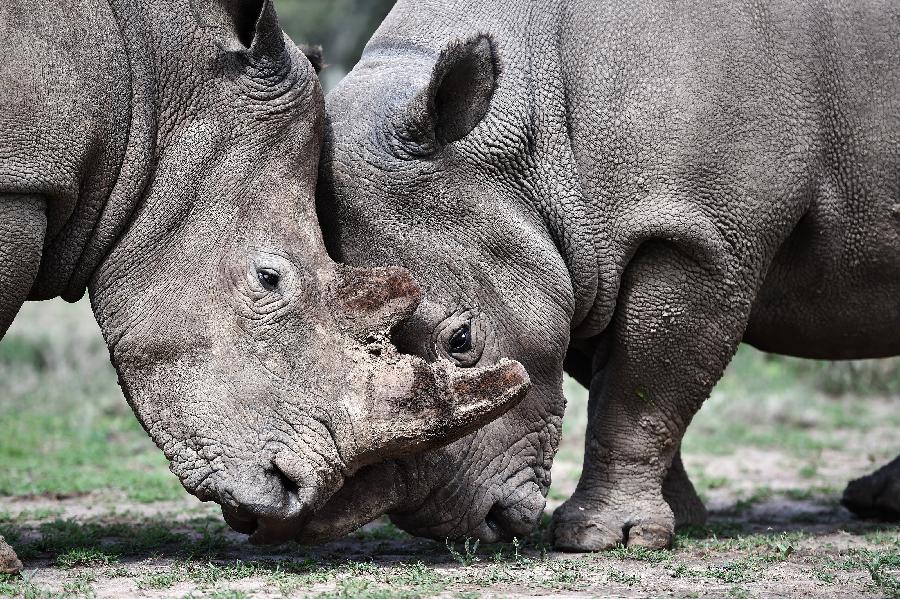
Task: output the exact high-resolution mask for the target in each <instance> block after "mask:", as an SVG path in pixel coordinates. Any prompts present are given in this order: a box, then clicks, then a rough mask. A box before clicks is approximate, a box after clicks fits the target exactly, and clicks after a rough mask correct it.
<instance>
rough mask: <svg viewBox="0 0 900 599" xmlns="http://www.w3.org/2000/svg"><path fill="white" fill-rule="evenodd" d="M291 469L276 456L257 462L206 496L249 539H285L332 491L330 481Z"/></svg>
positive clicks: (263, 541) (273, 541)
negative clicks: (302, 475)
mask: <svg viewBox="0 0 900 599" xmlns="http://www.w3.org/2000/svg"><path fill="white" fill-rule="evenodd" d="M292 470H293V468H292V467H291V466H289V465H287V464H286V463H285V462H284V461H282V460H280V459H279V458H276V459H274V460H273V461H272V462H271V463H270V464H268V465H266V466H260V468H259V471H258V472H257V473H255V474H253V473H247V474H243V473H241V474H239V475H238V476H232V477H230V480H229V481H228V482H227V483H225V484H224V485H222V486H221V487H220V488H219V489H217V490H216V491H215V492H214V496H212V497H208V498H206V499H209V500H212V501H216V502H217V503H219V504H220V505H221V506H222V515H223V516H224V518H225V522H226V523H228V525H229V526H230V527H231V528H232V529H234V530H235V531H237V532H239V533H242V534H246V535H249V537H250V542H252V543H256V544H279V543H285V542H287V541H290V540H292V539H294V538H295V537H296V536H297V534H298V532H299V531H300V530H302V528H303V527H304V526H305V525H306V523H307V522H308V521H309V518H310V516H311V514H312V513H313V512H314V511H315V509H317V508H318V507H319V506H320V505H321V504H322V503H323V502H324V501H325V500H327V499H328V497H330V494H331V493H330V492H329V488H330V487H331V485H325V484H322V482H321V481H313V480H305V479H304V478H298V477H296V475H290V476H289V475H288V472H291V471H292ZM338 486H339V485H338ZM330 490H331V492H333V491H335V490H337V489H336V488H331V489H330Z"/></svg>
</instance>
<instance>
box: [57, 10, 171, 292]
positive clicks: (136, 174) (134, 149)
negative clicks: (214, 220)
mask: <svg viewBox="0 0 900 599" xmlns="http://www.w3.org/2000/svg"><path fill="white" fill-rule="evenodd" d="M109 2H110V5H111V6H112V8H113V11H114V12H115V14H116V20H117V21H118V23H119V31H120V32H121V35H122V41H123V48H124V49H125V52H126V54H127V57H128V64H129V75H130V83H131V85H130V91H131V102H130V114H129V116H130V122H129V125H128V142H127V145H126V147H125V154H124V156H123V158H122V162H121V166H120V167H119V172H118V176H117V177H116V182H115V185H114V187H113V189H112V192H111V193H110V195H109V198H108V199H107V201H106V205H105V206H104V209H103V213H102V215H101V216H100V219H99V221H98V223H97V227H96V228H95V229H94V232H93V235H92V236H91V239H90V241H89V242H88V244H87V245H86V246H85V248H84V251H83V252H82V254H81V257H80V258H79V260H78V265H77V267H76V269H75V272H74V273H73V276H72V279H71V281H70V283H69V287H68V289H67V290H66V295H64V296H63V298H64V299H69V298H68V297H67V295H73V296H75V295H80V294H83V293H84V289H85V287H86V286H87V285H88V283H89V281H90V279H91V278H92V277H93V275H94V273H95V271H96V270H97V268H98V267H99V266H100V265H101V264H102V263H103V261H104V260H105V259H106V257H107V255H108V254H109V252H110V251H111V250H112V248H113V247H114V246H115V244H116V242H117V240H118V239H119V237H120V236H121V235H122V234H123V233H124V232H125V230H126V229H127V227H128V225H129V224H130V223H131V221H132V217H133V215H134V213H135V211H136V209H137V207H138V205H139V204H140V201H141V199H142V197H143V195H144V191H145V189H146V187H147V185H148V183H149V181H150V180H151V178H152V175H153V170H154V166H155V157H154V155H155V152H156V142H157V136H156V132H157V130H158V116H159V115H158V106H159V101H158V93H157V81H156V80H157V76H158V72H157V70H158V67H157V65H156V64H154V61H153V60H152V58H153V57H155V51H154V49H153V48H154V46H153V44H152V43H150V39H149V38H148V32H149V31H150V30H151V23H149V19H147V14H148V12H147V11H146V10H145V8H144V7H143V6H141V4H143V3H142V2H135V1H129V0H109Z"/></svg>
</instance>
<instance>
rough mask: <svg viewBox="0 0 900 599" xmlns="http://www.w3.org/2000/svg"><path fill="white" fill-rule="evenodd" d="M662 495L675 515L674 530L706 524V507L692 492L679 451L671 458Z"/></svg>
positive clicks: (692, 487) (692, 488) (692, 486)
mask: <svg viewBox="0 0 900 599" xmlns="http://www.w3.org/2000/svg"><path fill="white" fill-rule="evenodd" d="M662 493H663V499H665V500H666V503H668V504H669V507H670V508H672V512H673V513H674V514H675V527H676V528H681V527H683V526H703V525H704V524H706V516H707V513H706V506H705V505H703V500H701V499H700V496H698V495H697V491H696V490H694V485H693V484H692V483H691V479H690V478H688V475H687V472H686V471H685V469H684V464H682V463H681V449H679V450H678V452H676V453H675V457H674V458H672V465H671V466H670V467H669V472H668V473H666V478H665V479H664V480H663V487H662Z"/></svg>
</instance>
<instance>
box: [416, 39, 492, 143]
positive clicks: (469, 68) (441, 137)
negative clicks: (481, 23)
mask: <svg viewBox="0 0 900 599" xmlns="http://www.w3.org/2000/svg"><path fill="white" fill-rule="evenodd" d="M496 65H497V62H496V60H495V57H494V48H493V43H492V42H491V39H490V38H489V37H488V36H487V35H483V34H482V35H478V36H476V37H474V38H472V39H470V40H466V41H457V42H455V43H453V44H451V45H449V46H448V47H447V48H445V49H444V50H443V51H442V52H441V55H440V57H439V58H438V61H437V64H436V65H435V70H434V73H433V75H432V78H431V83H430V84H429V90H428V96H429V98H431V104H432V105H431V106H429V108H431V111H432V114H433V119H434V129H435V138H436V139H437V141H438V143H440V144H442V145H446V144H449V143H452V142H454V141H458V140H460V139H462V138H463V137H465V136H466V135H468V134H469V133H470V132H471V131H472V129H474V128H475V127H476V126H477V125H478V123H480V122H481V120H482V119H483V118H484V115H485V114H487V111H488V107H489V105H490V102H491V97H492V96H493V95H494V86H495V85H496V81H497V66H496Z"/></svg>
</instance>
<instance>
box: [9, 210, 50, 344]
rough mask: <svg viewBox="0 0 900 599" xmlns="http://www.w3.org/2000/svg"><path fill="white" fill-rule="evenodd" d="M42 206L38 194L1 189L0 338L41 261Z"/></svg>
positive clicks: (42, 235)
mask: <svg viewBox="0 0 900 599" xmlns="http://www.w3.org/2000/svg"><path fill="white" fill-rule="evenodd" d="M45 210H46V206H45V203H44V200H43V199H42V198H40V197H37V196H26V195H12V194H2V193H0V338H2V337H3V335H5V334H6V329H8V328H9V325H10V324H12V321H13V319H14V318H15V317H16V314H17V313H18V312H19V308H21V307H22V304H23V303H24V302H25V300H26V298H27V297H28V293H29V292H30V291H31V285H32V284H33V283H34V279H35V277H36V276H37V273H38V267H40V265H41V253H42V252H43V249H44V234H45V232H46V229H47V216H46V213H45Z"/></svg>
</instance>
